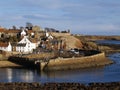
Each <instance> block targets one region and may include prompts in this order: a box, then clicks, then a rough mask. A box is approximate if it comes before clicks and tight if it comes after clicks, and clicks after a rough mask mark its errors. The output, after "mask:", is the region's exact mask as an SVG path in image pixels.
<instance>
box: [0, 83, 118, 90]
mask: <svg viewBox="0 0 120 90" xmlns="http://www.w3.org/2000/svg"><path fill="white" fill-rule="evenodd" d="M0 90H120V82H111V83H89V84H87V85H86V84H81V83H44V84H40V83H37V82H34V83H25V82H13V83H0Z"/></svg>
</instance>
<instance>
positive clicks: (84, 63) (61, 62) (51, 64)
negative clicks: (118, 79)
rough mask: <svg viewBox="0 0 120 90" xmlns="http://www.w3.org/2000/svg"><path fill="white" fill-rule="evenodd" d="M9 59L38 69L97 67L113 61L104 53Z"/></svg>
mask: <svg viewBox="0 0 120 90" xmlns="http://www.w3.org/2000/svg"><path fill="white" fill-rule="evenodd" d="M9 60H10V61H12V62H14V63H17V64H20V65H23V66H25V67H29V68H37V69H39V70H68V69H79V68H88V67H97V66H103V65H108V64H111V63H113V61H111V60H108V59H107V58H106V56H105V54H104V53H98V54H94V55H90V56H85V57H72V58H61V57H59V58H55V59H49V60H41V59H39V58H35V59H34V58H32V59H30V58H25V57H19V56H18V57H17V56H11V57H9Z"/></svg>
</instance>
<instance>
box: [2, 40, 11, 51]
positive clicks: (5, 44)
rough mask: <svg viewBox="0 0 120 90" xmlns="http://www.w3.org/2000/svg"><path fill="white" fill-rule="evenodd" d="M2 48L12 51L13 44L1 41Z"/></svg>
mask: <svg viewBox="0 0 120 90" xmlns="http://www.w3.org/2000/svg"><path fill="white" fill-rule="evenodd" d="M0 50H2V51H7V52H10V51H12V46H11V44H10V42H9V43H3V42H0Z"/></svg>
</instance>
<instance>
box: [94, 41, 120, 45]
mask: <svg viewBox="0 0 120 90" xmlns="http://www.w3.org/2000/svg"><path fill="white" fill-rule="evenodd" d="M96 43H98V44H116V45H120V41H118V40H98V41H96Z"/></svg>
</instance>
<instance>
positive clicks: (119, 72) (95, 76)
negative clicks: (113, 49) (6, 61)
mask: <svg viewBox="0 0 120 90" xmlns="http://www.w3.org/2000/svg"><path fill="white" fill-rule="evenodd" d="M112 43H113V42H112ZM117 43H118V42H117ZM119 43H120V41H119ZM114 44H116V43H115V42H114ZM108 58H110V59H111V60H113V61H114V62H115V63H114V64H111V65H107V66H103V67H97V68H96V67H94V68H86V69H79V70H66V71H51V72H40V71H37V70H31V69H23V68H0V82H41V83H45V82H79V83H90V82H117V81H120V59H119V58H120V53H114V54H111V55H109V56H108Z"/></svg>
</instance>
